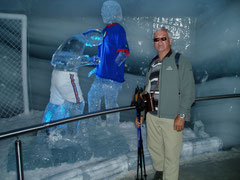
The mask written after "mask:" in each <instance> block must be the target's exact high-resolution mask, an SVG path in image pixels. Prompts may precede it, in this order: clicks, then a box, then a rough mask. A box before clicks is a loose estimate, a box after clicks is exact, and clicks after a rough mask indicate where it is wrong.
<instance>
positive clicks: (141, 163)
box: [137, 112, 147, 180]
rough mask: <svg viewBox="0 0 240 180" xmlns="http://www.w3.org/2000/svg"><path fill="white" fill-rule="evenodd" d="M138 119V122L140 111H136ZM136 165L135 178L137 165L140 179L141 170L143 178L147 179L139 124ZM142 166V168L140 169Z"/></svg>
mask: <svg viewBox="0 0 240 180" xmlns="http://www.w3.org/2000/svg"><path fill="white" fill-rule="evenodd" d="M137 117H138V121H139V122H140V117H141V112H138V113H137ZM137 162H138V167H137V180H139V178H138V175H139V167H140V170H141V180H143V170H144V177H145V180H146V179H147V174H146V168H145V159H144V150H143V140H142V130H141V125H140V126H139V128H138V160H137ZM142 168H144V169H142Z"/></svg>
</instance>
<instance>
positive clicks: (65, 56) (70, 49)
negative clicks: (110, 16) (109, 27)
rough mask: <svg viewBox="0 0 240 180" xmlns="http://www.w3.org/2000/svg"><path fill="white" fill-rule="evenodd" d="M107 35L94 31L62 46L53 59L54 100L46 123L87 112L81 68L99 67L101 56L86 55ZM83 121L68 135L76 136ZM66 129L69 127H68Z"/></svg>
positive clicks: (52, 94) (51, 96)
mask: <svg viewBox="0 0 240 180" xmlns="http://www.w3.org/2000/svg"><path fill="white" fill-rule="evenodd" d="M102 40H103V35H102V32H101V31H100V30H97V29H90V30H88V31H86V32H84V33H82V34H78V35H74V36H72V37H70V38H69V39H67V40H66V41H65V42H64V43H62V44H61V45H60V46H59V47H58V49H57V50H56V51H55V53H54V54H53V56H52V61H51V64H52V66H53V67H54V68H53V72H52V77H51V88H50V101H49V103H48V105H47V107H46V109H45V113H44V117H43V122H44V123H48V122H51V121H54V120H59V119H63V118H68V117H71V116H76V115H80V114H82V113H83V110H84V106H85V101H84V98H83V95H82V90H81V88H80V84H79V79H78V74H77V71H78V68H80V67H83V66H86V65H97V64H98V63H99V58H98V56H92V57H89V55H85V54H84V50H85V47H87V46H88V47H94V46H99V45H100V44H101V43H102ZM79 125H80V121H79V122H72V123H69V126H68V128H67V129H68V130H67V132H68V134H69V133H70V134H71V135H75V134H76V132H77V129H78V127H79ZM64 127H67V126H66V125H64Z"/></svg>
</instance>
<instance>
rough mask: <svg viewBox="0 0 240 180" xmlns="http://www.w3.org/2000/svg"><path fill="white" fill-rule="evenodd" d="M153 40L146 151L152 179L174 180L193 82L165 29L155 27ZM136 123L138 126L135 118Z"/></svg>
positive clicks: (186, 64) (177, 169)
mask: <svg viewBox="0 0 240 180" xmlns="http://www.w3.org/2000/svg"><path fill="white" fill-rule="evenodd" d="M153 41H154V47H155V49H156V50H157V53H158V55H157V56H156V57H155V58H154V59H153V61H152V62H151V64H150V67H149V71H148V73H147V76H146V77H147V86H146V91H147V92H148V93H154V99H155V106H156V110H155V111H153V112H148V113H147V114H146V121H147V133H148V150H149V152H150V154H151V157H152V162H153V167H154V169H155V170H156V174H155V176H154V179H163V180H177V179H178V174H179V159H180V154H181V149H182V130H183V129H184V123H185V121H189V120H190V109H191V105H192V103H193V102H194V98H195V86H194V85H195V83H194V78H193V72H192V66H191V64H190V62H189V61H187V60H186V58H185V57H184V56H182V55H180V57H176V53H175V52H174V51H173V50H172V49H171V44H172V38H171V35H170V33H169V31H168V30H167V29H165V28H162V29H157V30H156V31H155V33H154V39H153ZM177 56H178V55H177ZM178 58H179V60H176V59H178ZM142 120H143V117H141V121H142ZM136 125H137V127H139V125H140V123H138V121H137V119H136Z"/></svg>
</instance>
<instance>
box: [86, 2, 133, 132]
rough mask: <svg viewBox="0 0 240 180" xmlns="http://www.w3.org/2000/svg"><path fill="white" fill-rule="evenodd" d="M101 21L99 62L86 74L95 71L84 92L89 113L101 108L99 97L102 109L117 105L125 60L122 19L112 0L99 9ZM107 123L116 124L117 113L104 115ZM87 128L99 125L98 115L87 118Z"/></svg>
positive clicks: (118, 121)
mask: <svg viewBox="0 0 240 180" xmlns="http://www.w3.org/2000/svg"><path fill="white" fill-rule="evenodd" d="M101 15H102V19H103V22H104V23H106V24H107V26H106V27H105V28H104V29H103V31H102V34H104V37H103V43H102V44H101V45H100V46H99V47H98V55H99V57H100V59H101V60H100V63H99V64H98V65H97V67H96V68H95V69H93V70H92V71H91V72H89V74H88V77H90V76H91V75H92V74H94V73H95V74H96V78H95V80H94V82H93V84H92V86H91V88H90V91H89V92H88V110H89V112H94V111H99V110H100V109H101V99H102V98H104V100H105V108H106V109H112V108H116V107H118V104H117V100H118V94H119V92H120V91H121V90H122V83H123V82H124V66H125V60H126V58H127V56H128V55H129V48H128V42H127V38H126V32H125V30H124V28H123V27H122V26H121V25H120V24H119V22H120V21H121V20H122V9H121V6H120V5H119V4H118V3H117V2H116V1H111V0H110V1H105V2H104V3H103V6H102V9H101ZM106 118H107V119H106V125H107V126H118V125H119V123H120V114H119V113H115V114H109V115H107V116H106ZM89 123H90V125H91V126H90V127H91V129H90V130H91V131H94V128H96V127H101V123H102V120H101V117H100V116H99V117H96V118H92V119H91V120H89Z"/></svg>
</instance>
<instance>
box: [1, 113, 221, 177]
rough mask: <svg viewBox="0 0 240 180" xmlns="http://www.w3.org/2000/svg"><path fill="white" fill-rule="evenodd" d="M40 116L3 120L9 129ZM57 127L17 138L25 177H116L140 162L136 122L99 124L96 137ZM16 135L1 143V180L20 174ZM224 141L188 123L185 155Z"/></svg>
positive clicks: (213, 149) (218, 146)
mask: <svg viewBox="0 0 240 180" xmlns="http://www.w3.org/2000/svg"><path fill="white" fill-rule="evenodd" d="M42 115H43V112H42V111H33V112H31V113H30V115H29V116H26V115H19V116H17V117H14V118H10V119H2V120H1V121H0V124H1V127H5V129H8V130H12V129H16V128H22V127H24V126H25V124H28V125H34V124H39V123H40V122H41V118H42ZM85 121H87V119H86V120H85ZM58 130H60V129H58ZM58 130H57V129H56V131H55V133H52V134H50V135H49V136H47V135H46V132H45V131H44V130H42V131H38V133H29V134H26V135H22V136H20V137H19V138H20V140H21V141H22V147H23V163H24V176H25V179H31V180H32V179H36V180H37V179H52V180H54V179H59V178H60V179H74V178H75V179H76V178H77V179H114V178H116V177H117V176H119V175H121V174H123V173H127V172H128V171H130V170H133V169H136V167H137V164H136V161H137V129H136V128H135V125H134V123H133V122H122V123H121V124H120V127H119V129H109V128H107V127H102V128H98V129H97V130H96V136H94V137H90V139H89V141H86V137H82V136H81V134H78V135H77V136H75V137H70V136H64V135H63V134H61V132H59V131H58ZM3 131H4V130H1V132H3ZM142 135H143V145H144V155H145V163H146V165H151V158H150V155H149V152H148V150H147V147H146V143H147V139H146V127H145V125H143V127H142ZM15 140H16V138H11V139H5V140H1V143H0V153H1V157H0V169H1V179H3V180H5V179H6V180H11V179H15V178H16V172H15V171H16V164H15V163H16V162H15V149H14V141H15ZM222 145H223V144H222V140H221V139H220V138H218V137H210V136H209V135H208V134H207V133H205V132H204V125H203V123H202V122H201V121H198V122H197V123H195V126H194V130H192V129H190V128H185V130H184V131H183V150H182V154H181V160H186V159H191V158H193V157H196V156H198V155H200V154H201V155H202V154H206V153H215V152H218V151H219V150H221V148H222ZM32 174H34V177H33V176H32Z"/></svg>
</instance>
